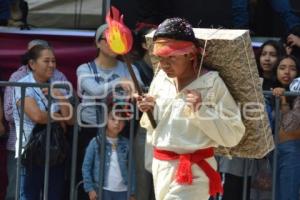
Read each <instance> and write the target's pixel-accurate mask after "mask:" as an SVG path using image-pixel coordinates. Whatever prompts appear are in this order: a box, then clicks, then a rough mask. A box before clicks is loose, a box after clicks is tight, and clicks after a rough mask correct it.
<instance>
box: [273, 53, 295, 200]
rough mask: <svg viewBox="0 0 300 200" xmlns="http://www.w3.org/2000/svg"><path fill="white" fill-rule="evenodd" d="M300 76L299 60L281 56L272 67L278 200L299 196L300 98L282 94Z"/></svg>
mask: <svg viewBox="0 0 300 200" xmlns="http://www.w3.org/2000/svg"><path fill="white" fill-rule="evenodd" d="M299 75H300V65H299V63H298V60H297V59H296V58H295V57H294V56H291V55H288V56H285V57H283V58H282V59H281V60H280V61H279V64H278V65H277V66H276V67H275V68H274V77H276V79H275V82H274V89H273V94H274V95H275V96H280V100H281V101H280V111H281V122H280V131H279V144H278V154H277V156H278V161H277V189H276V192H277V195H276V196H277V198H276V199H278V200H286V199H299V189H300V179H299V177H300V97H299V96H298V97H287V96H282V95H283V94H284V92H285V91H289V85H290V84H291V83H292V81H293V80H294V79H295V78H296V77H298V76H299Z"/></svg>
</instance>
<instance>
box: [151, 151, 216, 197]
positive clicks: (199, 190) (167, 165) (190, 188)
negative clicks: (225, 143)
mask: <svg viewBox="0 0 300 200" xmlns="http://www.w3.org/2000/svg"><path fill="white" fill-rule="evenodd" d="M206 161H207V162H208V163H209V164H210V165H211V166H212V167H213V168H214V169H216V168H217V162H216V160H215V158H214V157H212V158H208V159H206ZM177 165H178V160H174V161H173V160H172V161H164V160H158V159H156V158H153V164H152V173H153V181H154V190H155V197H156V200H208V199H209V190H208V189H209V182H208V177H207V176H206V174H205V173H204V172H203V171H202V169H201V168H200V167H199V166H198V165H197V164H192V173H193V184H191V185H181V184H178V183H177V182H176V181H175V172H176V169H177Z"/></svg>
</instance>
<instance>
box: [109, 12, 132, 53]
mask: <svg viewBox="0 0 300 200" xmlns="http://www.w3.org/2000/svg"><path fill="white" fill-rule="evenodd" d="M123 17H124V16H123V15H121V14H120V11H119V10H118V9H117V8H115V7H111V11H110V12H109V13H108V14H107V15H106V22H107V24H108V30H107V31H106V32H105V36H106V40H107V43H108V45H109V47H110V49H111V50H112V51H113V52H114V53H116V54H119V55H124V54H126V53H128V52H129V51H130V50H131V48H132V43H133V39H132V34H131V31H130V30H129V28H128V27H127V26H126V25H125V24H124V21H123Z"/></svg>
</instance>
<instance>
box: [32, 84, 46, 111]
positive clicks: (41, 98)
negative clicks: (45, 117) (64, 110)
mask: <svg viewBox="0 0 300 200" xmlns="http://www.w3.org/2000/svg"><path fill="white" fill-rule="evenodd" d="M33 91H34V92H35V93H36V94H37V95H38V96H39V98H40V100H41V101H42V103H43V105H44V108H45V110H46V111H48V106H46V104H45V102H44V100H43V97H41V95H40V94H39V93H38V92H37V91H36V90H35V89H34V88H33Z"/></svg>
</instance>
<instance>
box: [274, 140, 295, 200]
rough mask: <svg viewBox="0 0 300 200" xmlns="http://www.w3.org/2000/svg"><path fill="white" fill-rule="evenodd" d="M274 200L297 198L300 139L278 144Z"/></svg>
mask: <svg viewBox="0 0 300 200" xmlns="http://www.w3.org/2000/svg"><path fill="white" fill-rule="evenodd" d="M276 187H277V189H276V191H277V195H276V200H295V199H299V189H300V140H292V141H288V142H284V143H282V144H278V162H277V185H276Z"/></svg>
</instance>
